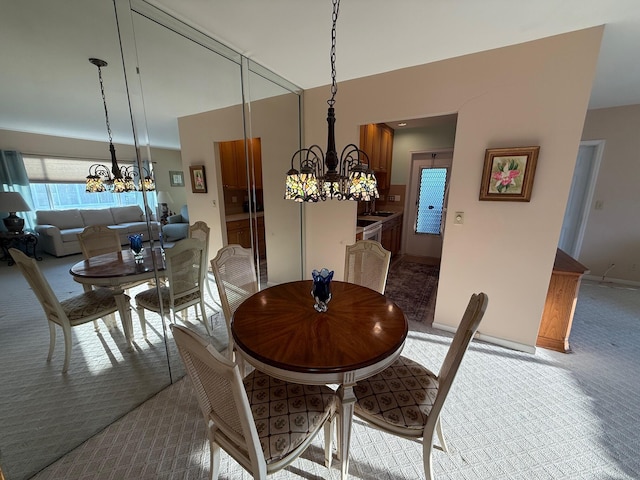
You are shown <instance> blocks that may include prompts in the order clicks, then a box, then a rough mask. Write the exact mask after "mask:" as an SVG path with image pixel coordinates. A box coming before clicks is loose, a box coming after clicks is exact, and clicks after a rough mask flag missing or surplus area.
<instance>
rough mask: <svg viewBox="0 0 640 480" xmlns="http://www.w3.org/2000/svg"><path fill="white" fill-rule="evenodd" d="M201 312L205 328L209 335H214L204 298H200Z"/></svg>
mask: <svg viewBox="0 0 640 480" xmlns="http://www.w3.org/2000/svg"><path fill="white" fill-rule="evenodd" d="M200 314H201V316H202V323H204V328H206V329H207V334H208V335H210V336H211V335H213V332H212V331H211V327H210V326H209V319H208V318H207V311H206V310H205V308H204V299H200Z"/></svg>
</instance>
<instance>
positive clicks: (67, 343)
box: [62, 327, 71, 373]
mask: <svg viewBox="0 0 640 480" xmlns="http://www.w3.org/2000/svg"><path fill="white" fill-rule="evenodd" d="M62 333H63V335H64V365H63V366H62V373H67V370H68V369H69V363H70V361H71V328H70V327H67V328H65V327H62Z"/></svg>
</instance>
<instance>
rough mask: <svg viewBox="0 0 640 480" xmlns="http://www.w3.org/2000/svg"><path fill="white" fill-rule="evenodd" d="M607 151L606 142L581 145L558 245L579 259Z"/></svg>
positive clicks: (595, 141) (598, 206)
mask: <svg viewBox="0 0 640 480" xmlns="http://www.w3.org/2000/svg"><path fill="white" fill-rule="evenodd" d="M603 151H604V140H592V141H585V142H580V148H579V149H578V158H577V160H576V167H575V169H574V171H573V180H572V181H571V189H570V190H569V198H568V200H567V207H566V209H565V212H564V220H563V221H562V229H561V231H560V240H559V241H558V248H560V249H561V250H562V251H564V252H566V253H567V254H569V255H570V256H572V257H573V258H576V259H577V258H578V256H579V255H580V249H581V248H582V241H583V239H584V232H585V230H586V228H587V219H588V218H589V208H590V205H591V202H592V200H593V192H594V189H595V186H596V180H597V178H598V170H599V169H600V161H601V159H602V153H603ZM595 208H596V209H598V208H602V206H601V205H597V204H596V205H595Z"/></svg>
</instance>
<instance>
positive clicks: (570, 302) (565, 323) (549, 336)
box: [536, 249, 589, 353]
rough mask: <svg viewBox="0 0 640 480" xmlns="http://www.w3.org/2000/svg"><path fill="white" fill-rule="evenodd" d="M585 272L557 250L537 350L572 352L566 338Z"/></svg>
mask: <svg viewBox="0 0 640 480" xmlns="http://www.w3.org/2000/svg"><path fill="white" fill-rule="evenodd" d="M588 271H589V269H588V268H587V267H585V266H584V265H582V264H581V263H580V262H578V261H577V260H575V259H574V258H572V257H570V256H569V255H567V254H566V253H565V252H563V251H562V250H560V249H558V251H557V252H556V260H555V262H554V264H553V272H552V273H551V281H550V282H549V291H548V292H547V300H546V301H545V304H544V311H543V313H542V321H541V322H540V330H539V331H538V340H537V341H536V345H537V346H538V347H543V348H548V349H551V350H557V351H558V352H563V353H568V352H570V351H571V348H570V347H569V334H570V333H571V323H572V322H573V314H574V312H575V308H576V302H577V301H578V290H579V289H580V281H581V279H582V275H584V274H585V273H587V272H588Z"/></svg>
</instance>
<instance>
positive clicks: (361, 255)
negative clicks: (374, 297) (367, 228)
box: [344, 240, 391, 295]
mask: <svg viewBox="0 0 640 480" xmlns="http://www.w3.org/2000/svg"><path fill="white" fill-rule="evenodd" d="M345 250H346V251H345V258H344V281H345V282H349V283H355V284H358V285H361V286H363V287H368V288H370V289H372V290H375V291H376V292H378V293H381V294H383V295H384V289H385V287H386V285H387V275H388V274H389V263H390V262H391V252H390V251H388V250H385V248H384V247H383V246H382V245H381V244H380V242H376V241H375V240H358V241H357V242H356V243H354V244H353V245H347V246H346V249H345Z"/></svg>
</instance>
